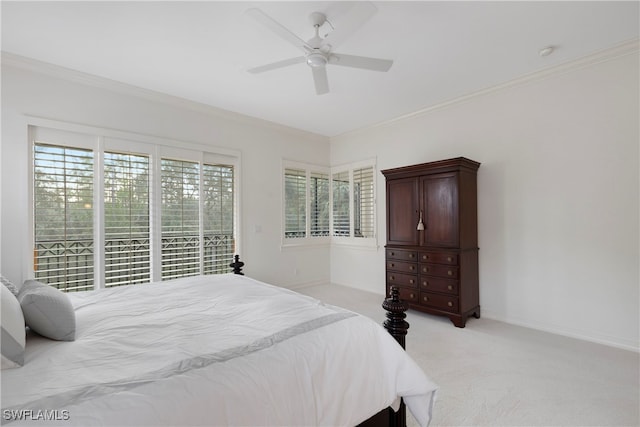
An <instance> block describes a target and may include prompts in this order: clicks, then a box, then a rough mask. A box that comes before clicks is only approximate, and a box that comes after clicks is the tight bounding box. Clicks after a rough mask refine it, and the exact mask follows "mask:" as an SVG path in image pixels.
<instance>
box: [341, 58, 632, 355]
mask: <svg viewBox="0 0 640 427" xmlns="http://www.w3.org/2000/svg"><path fill="white" fill-rule="evenodd" d="M638 61H639V60H638V53H637V50H636V51H635V53H632V54H628V55H626V56H622V57H617V58H614V59H610V58H609V59H608V60H606V61H605V62H601V63H597V61H594V63H590V64H581V65H580V66H579V67H578V66H576V67H573V68H572V67H564V68H562V69H561V70H562V72H557V73H545V75H544V76H542V75H541V76H540V78H530V79H527V80H526V81H524V80H523V82H522V83H521V84H515V85H510V86H508V87H506V86H505V87H503V88H502V89H500V90H495V91H490V92H486V93H484V94H482V95H478V96H474V97H470V98H467V99H466V100H464V101H461V102H457V103H450V104H449V105H448V106H443V107H442V108H436V109H432V110H430V111H426V112H423V113H421V114H415V115H413V116H411V117H407V118H404V119H401V120H396V121H393V122H390V123H387V124H383V125H379V126H376V127H372V128H369V129H365V130H362V131H358V132H353V133H350V134H347V135H342V136H340V137H336V138H332V141H331V163H332V164H340V163H345V162H349V161H352V160H355V159H359V158H368V157H374V156H375V157H377V159H378V166H379V169H381V170H382V169H386V168H392V167H398V166H404V165H410V164H415V163H422V162H428V161H432V160H440V159H446V158H451V157H457V156H464V157H468V158H471V159H473V160H476V161H479V162H481V163H482V165H481V166H480V169H479V175H478V199H479V213H478V216H479V218H478V221H479V246H480V255H479V256H480V304H481V306H482V313H483V315H484V316H485V317H490V318H494V319H499V320H504V321H507V322H511V323H516V324H521V325H525V326H530V327H534V328H538V329H542V330H548V331H552V332H556V333H560V334H565V335H569V336H575V337H581V338H585V339H589V340H593V341H597V342H603V343H608V344H612V345H616V346H620V347H624V348H629V349H635V350H638V348H639V340H638V335H639V330H638V328H639V326H638V325H639V321H640V316H639V298H640V296H639V291H638V288H639V277H638V268H639V267H638V263H639V261H638V260H639V251H638V234H639V227H638V221H639V214H638V197H639V177H638V169H639V165H638V156H639V152H638V146H639V140H640V137H639V131H638V128H639V120H638V117H639V114H640V111H639V105H638V104H639V100H638V96H639V88H638V82H639V74H638ZM377 183H378V204H377V214H378V215H377V218H378V231H379V236H380V239H379V240H380V242H384V241H385V239H386V229H385V218H384V215H385V211H384V209H385V192H384V188H385V186H384V177H383V176H382V174H380V173H379V174H378V181H377ZM384 277H385V275H384V251H383V248H382V247H380V248H379V249H378V251H376V252H371V251H369V252H367V251H359V250H357V249H353V248H343V247H333V248H332V253H331V280H332V282H334V283H338V284H345V285H351V286H354V287H358V288H361V289H366V290H369V291H373V292H378V293H383V292H384ZM467 327H473V320H471V321H470V322H469V323H467Z"/></svg>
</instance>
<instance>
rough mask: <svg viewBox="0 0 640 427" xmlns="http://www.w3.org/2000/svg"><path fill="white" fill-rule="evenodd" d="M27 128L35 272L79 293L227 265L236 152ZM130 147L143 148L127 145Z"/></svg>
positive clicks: (211, 270)
mask: <svg viewBox="0 0 640 427" xmlns="http://www.w3.org/2000/svg"><path fill="white" fill-rule="evenodd" d="M31 132H32V135H34V145H33V213H34V216H33V218H34V222H33V235H34V273H35V277H36V278H37V279H38V280H40V281H42V282H45V283H48V284H50V285H52V286H55V287H57V288H59V289H61V290H64V291H78V290H90V289H94V288H96V287H112V286H120V285H125V284H136V283H146V282H150V281H153V280H166V279H171V278H177V277H184V276H192V275H196V274H218V273H227V272H230V271H231V269H230V267H229V263H230V262H231V260H232V258H233V255H234V252H235V230H236V225H235V222H236V209H235V206H236V195H235V188H236V182H235V166H234V160H233V157H232V156H225V155H222V156H216V155H213V154H208V153H204V152H198V151H193V150H178V149H175V148H171V147H169V148H165V147H164V146H160V145H154V144H152V143H141V142H133V141H122V140H116V139H109V138H106V137H98V136H95V137H92V136H87V135H83V136H78V135H79V134H72V133H69V134H68V135H67V134H66V133H65V132H63V131H56V130H48V129H45V128H36V127H33V128H32V129H31ZM42 135H44V136H45V137H42ZM43 141H46V142H43ZM67 144H69V145H67ZM74 144H75V145H78V146H77V147H76V146H74ZM130 145H131V146H134V147H135V149H136V150H138V149H139V151H140V152H139V153H133V152H128V151H126V150H127V149H128V148H129V146H130ZM87 147H92V148H87ZM163 152H167V153H173V154H171V155H170V156H162V153H163ZM178 152H179V153H182V155H175V156H174V154H175V153H178ZM179 157H184V158H189V159H188V160H184V159H179ZM191 159H194V160H191ZM197 159H199V160H197ZM218 159H228V160H230V162H229V163H221V162H218V161H217V160H218ZM153 171H157V172H155V173H154V172H153Z"/></svg>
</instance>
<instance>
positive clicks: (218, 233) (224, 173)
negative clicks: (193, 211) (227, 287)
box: [202, 164, 235, 274]
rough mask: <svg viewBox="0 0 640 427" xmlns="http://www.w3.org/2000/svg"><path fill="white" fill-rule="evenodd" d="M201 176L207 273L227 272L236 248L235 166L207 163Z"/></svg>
mask: <svg viewBox="0 0 640 427" xmlns="http://www.w3.org/2000/svg"><path fill="white" fill-rule="evenodd" d="M202 175H203V185H202V188H203V190H202V192H203V198H204V208H203V215H204V216H203V229H204V274H219V273H228V272H230V271H231V267H229V263H230V262H231V260H232V259H233V255H234V249H235V239H234V223H233V220H234V206H235V201H234V175H233V166H230V165H208V164H205V165H203V167H202Z"/></svg>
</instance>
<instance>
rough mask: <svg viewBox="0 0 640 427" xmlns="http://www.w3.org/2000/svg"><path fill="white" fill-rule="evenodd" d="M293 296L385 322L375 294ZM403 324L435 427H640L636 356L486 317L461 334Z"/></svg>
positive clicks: (331, 290) (436, 325)
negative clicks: (432, 395) (432, 400)
mask: <svg viewBox="0 0 640 427" xmlns="http://www.w3.org/2000/svg"><path fill="white" fill-rule="evenodd" d="M297 291H298V292H301V293H304V294H307V295H310V296H313V297H315V298H318V299H320V300H322V301H325V302H327V303H329V304H334V305H339V306H342V307H345V308H347V309H350V310H353V311H356V312H359V313H361V314H364V315H366V316H369V317H371V318H373V319H374V320H376V321H378V322H382V321H384V318H385V315H384V310H382V308H381V307H380V304H381V302H382V300H381V298H382V297H381V296H380V295H376V294H373V293H369V292H362V291H359V290H355V289H351V288H348V287H343V286H336V285H318V286H311V287H307V288H301V289H297ZM407 321H408V322H409V323H410V325H411V327H410V329H409V335H408V337H407V351H408V352H409V354H410V355H411V356H412V357H413V358H414V359H415V360H416V361H417V362H418V363H419V364H420V366H422V368H423V369H424V371H425V373H426V374H427V375H428V376H429V377H430V378H431V379H432V380H433V381H434V382H436V383H437V384H438V385H439V386H440V390H439V391H438V398H437V401H436V404H435V407H434V417H433V420H432V423H431V425H432V426H640V409H639V408H640V392H639V388H640V354H638V353H635V352H631V351H625V350H620V349H616V348H612V347H607V346H604V345H599V344H594V343H590V342H586V341H580V340H576V339H572V338H567V337H562V336H558V335H553V334H550V333H546V332H540V331H536V330H532V329H528V328H523V327H520V326H514V325H509V324H506V323H503V322H498V321H494V320H490V319H484V318H481V319H473V318H472V319H470V320H469V321H468V322H467V326H466V328H464V329H460V328H455V327H454V326H453V324H452V323H451V322H450V321H449V320H448V319H446V318H441V317H437V316H430V315H427V314H423V313H419V312H416V311H409V312H408V315H407ZM407 418H408V420H407V423H408V425H409V426H416V425H417V424H416V423H415V421H414V420H413V418H412V417H411V416H410V415H408V416H407Z"/></svg>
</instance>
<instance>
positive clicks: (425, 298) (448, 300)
mask: <svg viewBox="0 0 640 427" xmlns="http://www.w3.org/2000/svg"><path fill="white" fill-rule="evenodd" d="M420 305H426V306H429V307H434V308H438V309H440V310H445V311H451V312H457V311H458V298H457V297H454V296H450V295H440V294H432V293H428V292H420Z"/></svg>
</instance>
